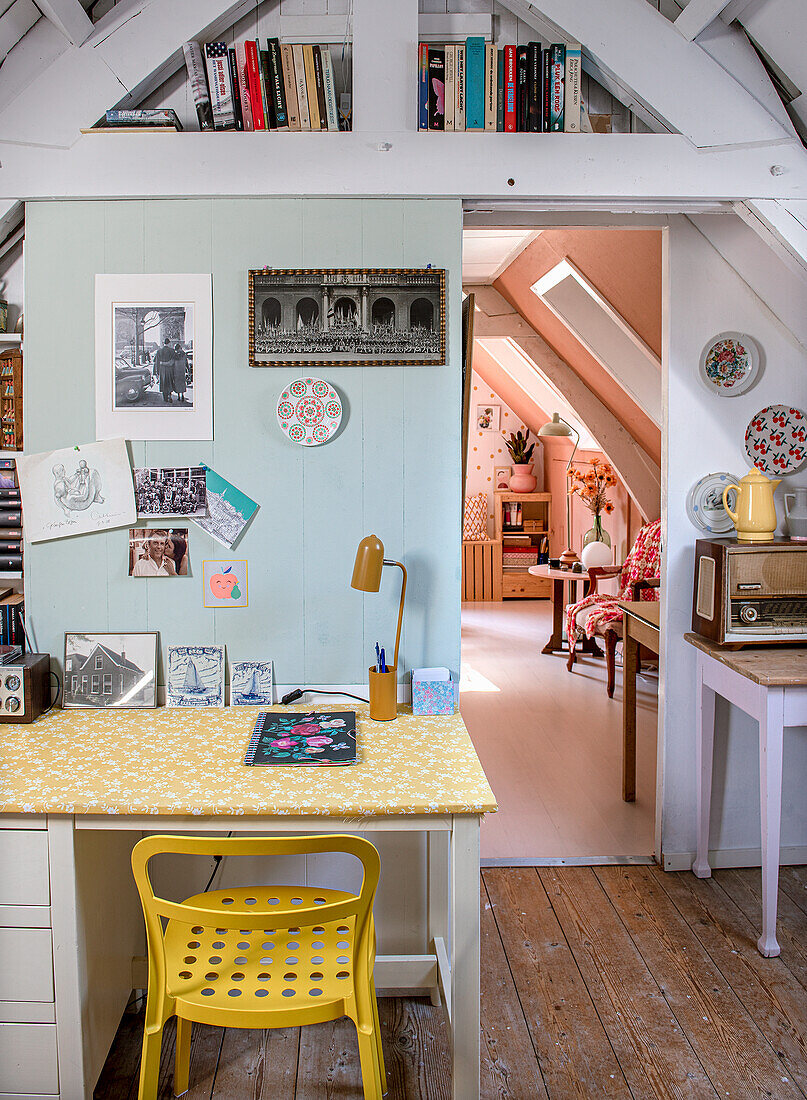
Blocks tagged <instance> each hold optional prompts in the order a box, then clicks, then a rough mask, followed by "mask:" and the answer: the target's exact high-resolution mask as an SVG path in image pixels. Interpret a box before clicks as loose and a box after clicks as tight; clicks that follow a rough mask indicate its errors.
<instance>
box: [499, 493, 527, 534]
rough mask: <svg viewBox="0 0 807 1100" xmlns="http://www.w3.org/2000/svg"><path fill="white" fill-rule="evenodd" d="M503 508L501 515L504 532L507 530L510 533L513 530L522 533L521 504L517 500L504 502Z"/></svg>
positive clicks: (522, 515) (522, 516) (522, 514)
mask: <svg viewBox="0 0 807 1100" xmlns="http://www.w3.org/2000/svg"><path fill="white" fill-rule="evenodd" d="M503 508H504V515H503V520H504V523H503V527H504V530H505V531H507V530H508V529H509V530H510V531H513V530H518V531H523V530H524V512H523V509H522V507H521V503H520V502H519V501H517V500H506V501H505V502H504V504H503Z"/></svg>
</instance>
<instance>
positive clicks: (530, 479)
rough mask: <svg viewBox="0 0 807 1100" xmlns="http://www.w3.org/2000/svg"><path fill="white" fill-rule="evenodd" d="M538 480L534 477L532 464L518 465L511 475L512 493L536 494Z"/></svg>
mask: <svg viewBox="0 0 807 1100" xmlns="http://www.w3.org/2000/svg"><path fill="white" fill-rule="evenodd" d="M537 484H538V478H537V477H534V476H533V473H532V463H531V462H527V463H523V462H522V463H516V464H515V465H514V466H513V472H512V474H511V475H510V492H511V493H534V492H535V486H536V485H537Z"/></svg>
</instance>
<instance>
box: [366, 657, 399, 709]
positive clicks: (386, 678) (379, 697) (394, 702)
mask: <svg viewBox="0 0 807 1100" xmlns="http://www.w3.org/2000/svg"><path fill="white" fill-rule="evenodd" d="M369 672H370V717H371V718H372V719H373V720H374V721H376V722H391V721H392V720H393V719H394V718H397V717H398V680H397V677H396V675H395V668H394V667H393V666H392V665H387V671H386V672H376V670H375V669H374V668H370V670H369Z"/></svg>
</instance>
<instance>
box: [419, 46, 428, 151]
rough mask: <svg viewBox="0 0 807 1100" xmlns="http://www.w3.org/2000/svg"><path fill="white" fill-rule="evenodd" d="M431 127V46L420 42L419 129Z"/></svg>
mask: <svg viewBox="0 0 807 1100" xmlns="http://www.w3.org/2000/svg"><path fill="white" fill-rule="evenodd" d="M428 128H429V47H428V45H427V43H426V42H419V43H418V130H428Z"/></svg>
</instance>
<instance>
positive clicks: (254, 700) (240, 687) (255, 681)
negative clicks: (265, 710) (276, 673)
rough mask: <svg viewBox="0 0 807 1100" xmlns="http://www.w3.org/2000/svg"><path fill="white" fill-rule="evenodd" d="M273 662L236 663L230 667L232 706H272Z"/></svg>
mask: <svg viewBox="0 0 807 1100" xmlns="http://www.w3.org/2000/svg"><path fill="white" fill-rule="evenodd" d="M272 702H273V699H272V662H271V661H236V662H235V664H231V665H230V706H231V707H258V706H261V707H270V706H271V705H272Z"/></svg>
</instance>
